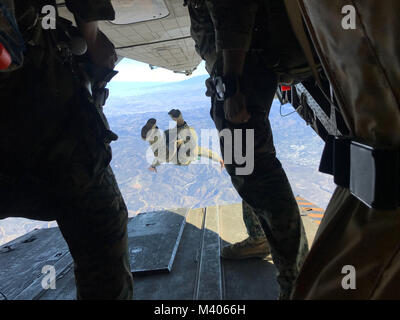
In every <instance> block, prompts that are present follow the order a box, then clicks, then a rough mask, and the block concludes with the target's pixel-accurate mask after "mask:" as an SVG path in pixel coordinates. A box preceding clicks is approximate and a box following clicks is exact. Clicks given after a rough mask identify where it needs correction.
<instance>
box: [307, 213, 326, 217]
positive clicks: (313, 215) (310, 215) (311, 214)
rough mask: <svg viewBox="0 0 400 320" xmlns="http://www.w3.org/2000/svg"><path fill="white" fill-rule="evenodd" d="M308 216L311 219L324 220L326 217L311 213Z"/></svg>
mask: <svg viewBox="0 0 400 320" xmlns="http://www.w3.org/2000/svg"><path fill="white" fill-rule="evenodd" d="M308 216H309V217H311V218H323V217H324V215H323V214H319V213H309V214H308Z"/></svg>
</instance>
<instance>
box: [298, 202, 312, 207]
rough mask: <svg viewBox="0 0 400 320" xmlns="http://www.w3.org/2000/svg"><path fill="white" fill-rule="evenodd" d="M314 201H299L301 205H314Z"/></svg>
mask: <svg viewBox="0 0 400 320" xmlns="http://www.w3.org/2000/svg"><path fill="white" fill-rule="evenodd" d="M313 205H314V203H311V202H299V206H313Z"/></svg>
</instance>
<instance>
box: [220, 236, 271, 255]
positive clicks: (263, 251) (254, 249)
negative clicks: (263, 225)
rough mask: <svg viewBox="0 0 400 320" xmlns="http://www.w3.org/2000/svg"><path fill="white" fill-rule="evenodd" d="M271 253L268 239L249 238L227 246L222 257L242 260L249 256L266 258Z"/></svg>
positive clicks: (222, 252) (222, 251)
mask: <svg viewBox="0 0 400 320" xmlns="http://www.w3.org/2000/svg"><path fill="white" fill-rule="evenodd" d="M270 253H271V250H270V248H269V245H268V242H267V239H265V238H261V239H253V238H250V237H249V238H247V239H246V240H244V241H242V242H237V243H235V244H232V245H230V246H226V247H224V248H223V249H222V250H221V257H222V258H224V259H232V260H240V259H249V258H265V257H266V256H268V255H269V254H270Z"/></svg>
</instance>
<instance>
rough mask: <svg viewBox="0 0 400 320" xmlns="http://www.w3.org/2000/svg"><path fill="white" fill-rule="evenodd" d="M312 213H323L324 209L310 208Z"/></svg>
mask: <svg viewBox="0 0 400 320" xmlns="http://www.w3.org/2000/svg"><path fill="white" fill-rule="evenodd" d="M310 209H311V210H312V211H318V212H324V211H325V210H324V209H321V208H310Z"/></svg>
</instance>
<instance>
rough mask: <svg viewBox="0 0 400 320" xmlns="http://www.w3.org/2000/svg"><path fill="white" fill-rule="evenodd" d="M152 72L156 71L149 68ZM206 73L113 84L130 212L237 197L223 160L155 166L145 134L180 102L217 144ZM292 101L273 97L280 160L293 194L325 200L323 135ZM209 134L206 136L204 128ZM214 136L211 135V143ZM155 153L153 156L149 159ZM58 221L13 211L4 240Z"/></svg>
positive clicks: (329, 186)
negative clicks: (17, 215)
mask: <svg viewBox="0 0 400 320" xmlns="http://www.w3.org/2000/svg"><path fill="white" fill-rule="evenodd" d="M149 72H151V71H150V70H149ZM206 79H207V76H205V75H198V76H194V77H191V78H189V79H188V80H183V81H169V82H163V81H154V82H151V81H150V82H149V81H142V82H140V81H120V80H118V79H116V80H115V81H112V82H111V83H110V84H109V88H110V91H111V93H110V98H109V100H108V102H107V105H106V107H105V109H104V112H105V114H106V115H107V117H108V120H109V123H110V126H111V129H112V130H113V131H114V132H115V133H116V134H117V135H118V136H119V139H118V141H116V142H113V143H112V148H113V160H112V163H111V166H112V168H113V170H114V173H115V175H116V177H117V181H118V183H119V186H120V189H121V191H122V194H123V196H124V198H125V201H126V204H127V207H128V210H129V215H130V216H134V215H136V214H137V213H140V212H148V211H155V210H159V209H165V208H180V207H205V206H209V205H214V204H228V203H238V202H240V198H239V196H238V195H237V193H236V192H235V190H234V188H233V187H232V184H231V182H230V178H229V176H228V174H227V173H226V171H225V170H221V168H220V166H219V164H218V163H215V162H214V163H203V161H196V162H195V163H193V164H191V165H190V166H187V167H184V166H175V165H171V164H166V165H161V166H160V167H158V172H157V173H154V172H150V171H149V170H148V167H149V166H150V164H151V155H150V153H149V146H148V143H147V142H145V141H143V140H142V138H141V136H140V131H141V128H142V127H143V126H144V124H145V123H146V121H147V120H148V119H149V118H156V119H157V125H158V127H159V128H160V129H164V130H165V129H168V128H169V126H170V122H171V119H170V117H169V116H168V111H169V110H171V109H180V110H181V111H182V113H183V116H184V119H185V120H186V121H187V123H188V124H189V125H190V126H192V127H194V128H195V129H196V131H197V132H198V135H199V138H200V145H202V146H204V147H207V148H210V149H213V150H214V151H217V152H219V145H218V136H217V132H216V130H215V127H214V123H213V121H212V120H211V118H210V113H209V110H210V102H209V98H208V97H206V96H205V95H204V92H205V86H204V81H205V80H206ZM292 111H293V108H292V107H291V106H289V105H285V106H283V107H282V109H280V103H279V101H278V100H275V101H274V103H273V106H272V109H271V114H270V121H271V125H272V129H273V133H274V141H275V146H276V149H277V155H278V158H279V159H280V160H281V162H282V164H283V166H284V168H285V170H286V173H287V175H288V178H289V180H290V182H291V185H292V188H293V191H294V193H295V195H300V196H302V197H304V198H306V199H308V200H309V201H311V202H313V203H315V204H317V205H319V206H320V207H322V208H326V206H327V204H328V202H329V199H330V197H331V195H332V193H333V190H334V184H333V181H332V178H331V177H330V176H327V175H324V174H321V173H319V172H318V166H319V161H320V157H321V153H322V149H323V146H324V145H323V142H322V140H321V139H320V138H319V137H318V136H317V135H316V134H315V133H314V131H313V130H312V129H311V128H310V127H307V125H306V124H305V122H304V121H303V120H302V119H301V118H300V117H299V116H298V115H297V114H296V113H294V114H292V115H290V116H287V117H282V116H281V113H282V114H289V113H291V112H292ZM204 129H206V130H207V131H203V132H206V133H207V134H208V135H209V136H210V137H211V139H209V141H210V143H206V142H207V141H202V140H201V130H204ZM212 141H213V143H211V142H212ZM149 161H150V163H149ZM56 225H57V224H56V223H55V222H38V221H32V220H27V219H17V218H9V219H5V220H0V245H1V244H4V243H6V242H8V241H11V240H12V239H14V238H16V237H19V236H21V235H23V234H25V233H27V232H29V231H31V230H33V229H34V228H47V227H54V226H56Z"/></svg>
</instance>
